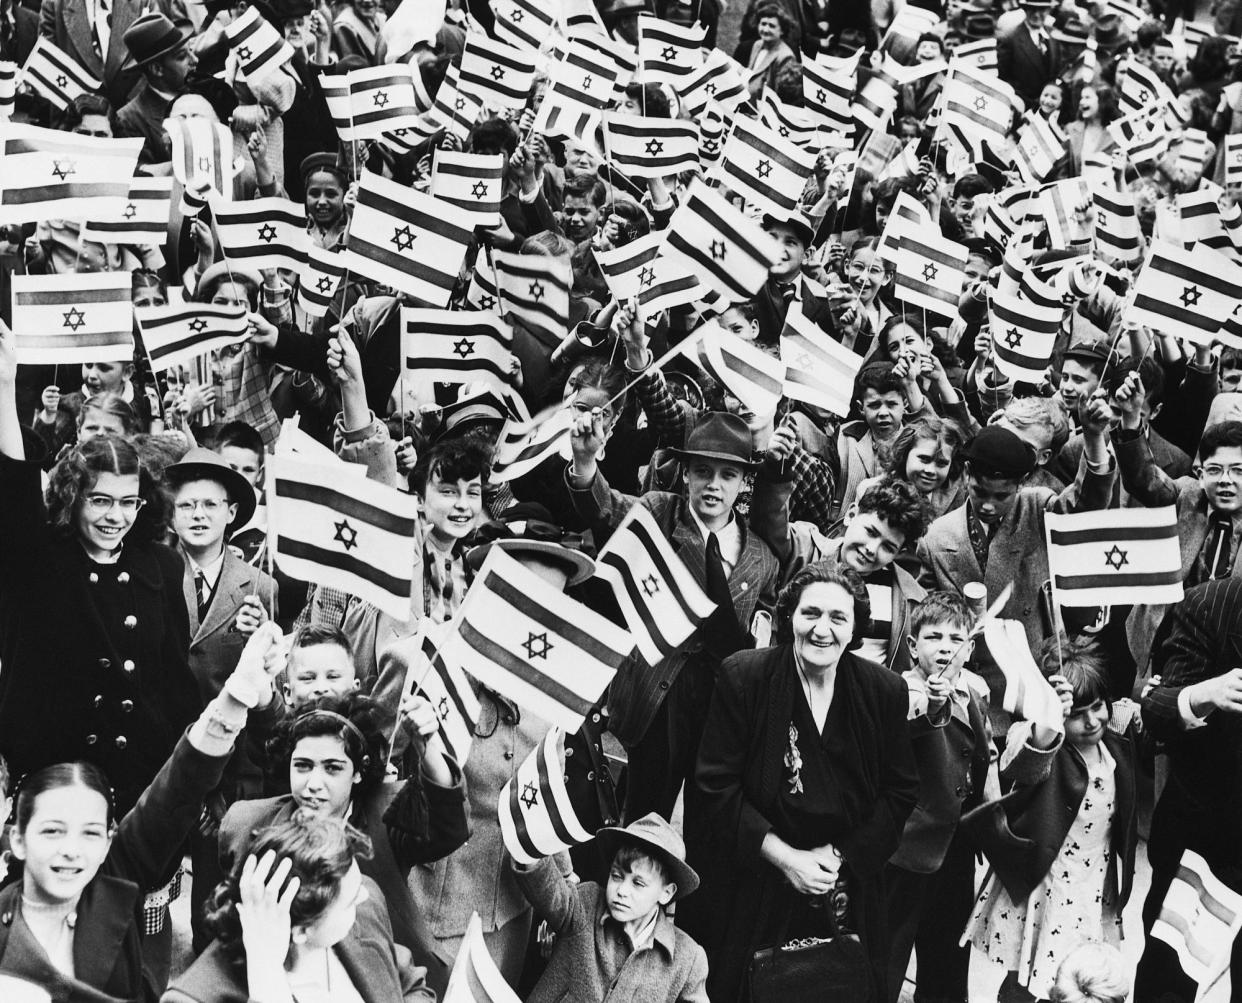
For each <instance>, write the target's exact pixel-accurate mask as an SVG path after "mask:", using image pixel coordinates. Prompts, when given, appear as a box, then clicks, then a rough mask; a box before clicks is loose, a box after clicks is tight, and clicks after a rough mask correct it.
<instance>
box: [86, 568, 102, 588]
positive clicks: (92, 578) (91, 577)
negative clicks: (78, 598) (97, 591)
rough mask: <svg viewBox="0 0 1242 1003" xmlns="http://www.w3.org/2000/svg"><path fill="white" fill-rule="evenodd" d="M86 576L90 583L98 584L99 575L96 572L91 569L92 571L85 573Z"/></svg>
mask: <svg viewBox="0 0 1242 1003" xmlns="http://www.w3.org/2000/svg"><path fill="white" fill-rule="evenodd" d="M86 577H87V581H89V582H90V583H91V584H92V585H98V584H99V576H98V575H97V574H95V572H93V571H92V572H91V573H90V574H89V575H87V576H86Z"/></svg>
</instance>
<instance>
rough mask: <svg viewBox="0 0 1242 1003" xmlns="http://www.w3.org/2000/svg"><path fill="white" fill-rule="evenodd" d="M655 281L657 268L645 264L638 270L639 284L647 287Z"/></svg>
mask: <svg viewBox="0 0 1242 1003" xmlns="http://www.w3.org/2000/svg"><path fill="white" fill-rule="evenodd" d="M654 281H655V270H654V269H653V268H651V267H649V266H648V265H643V267H642V268H641V269H640V270H639V272H638V284H639V285H640V286H642V288H644V289H646V288H647V287H648V286H649V285H651V283H653V282H654Z"/></svg>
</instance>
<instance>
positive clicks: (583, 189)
mask: <svg viewBox="0 0 1242 1003" xmlns="http://www.w3.org/2000/svg"><path fill="white" fill-rule="evenodd" d="M570 197H573V198H576V199H586V200H587V201H589V202H590V203H591V205H593V206H595V208H596V209H602V208H603V207H604V202H605V201H606V200H607V198H608V190H607V189H606V188H605V187H604V183H603V182H602V181H600V179H599V178H597V177H595V176H594V175H592V174H579V175H577V176H576V177H572V178H570V179H569V180H568V181H566V182H565V187H564V188H562V189H561V199H562V201H564V200H565V199H568V198H570Z"/></svg>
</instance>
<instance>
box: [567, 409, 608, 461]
mask: <svg viewBox="0 0 1242 1003" xmlns="http://www.w3.org/2000/svg"><path fill="white" fill-rule="evenodd" d="M607 438H608V436H607V433H606V432H605V429H604V414H603V412H602V411H601V410H600V409H599V408H593V409H592V410H591V411H590V412H589V413H588V414H580V415H578V416H577V418H575V419H574V423H573V425H572V426H571V427H570V430H569V445H570V448H571V449H572V450H573V454H574V466H575V468H577V469H581V468H582V466H583V465H584V464H588V463H592V462H594V460H595V458H596V457H597V456H599V451H600V450H601V449H603V448H604V443H605V442H606V441H607Z"/></svg>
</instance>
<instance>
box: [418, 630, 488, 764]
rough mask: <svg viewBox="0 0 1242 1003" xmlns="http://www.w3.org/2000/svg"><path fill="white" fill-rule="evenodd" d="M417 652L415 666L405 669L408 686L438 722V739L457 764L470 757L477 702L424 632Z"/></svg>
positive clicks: (464, 680)
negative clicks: (425, 702)
mask: <svg viewBox="0 0 1242 1003" xmlns="http://www.w3.org/2000/svg"><path fill="white" fill-rule="evenodd" d="M437 629H438V630H439V629H440V628H437ZM417 651H418V658H417V659H416V662H417V664H415V665H411V666H410V667H409V669H408V672H409V677H410V678H409V686H410V688H411V691H412V692H415V693H420V694H422V695H423V696H424V697H426V698H427V702H428V703H430V704H431V706H432V709H433V710H434V711H435V712H436V718H437V719H438V720H439V722H440V738H441V739H443V741H444V746H445V748H446V749H448V753H449V755H450V756H452V757H453V759H455V760H456V761H457V763H458V765H460V764H462V763H464V762H465V761H466V760H467V759H468V758H469V756H470V746H471V744H472V743H473V742H474V726H475V725H476V724H477V723H478V720H479V714H480V707H479V699H478V697H476V696H475V695H474V688H473V687H472V686H471V685H470V679H469V678H468V677H467V676H466V674H465V673H464V672H462V670H461V668H460V667H459V666H456V665H448V664H447V663H446V662H445V661H444V659H443V658H441V657H440V652H439V650H438V649H437V648H436V643H435V641H434V639H433V638H432V637H430V636H429V635H428V633H427V632H426V631H422V632H421V634H420V637H419V641H418V644H417Z"/></svg>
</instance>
